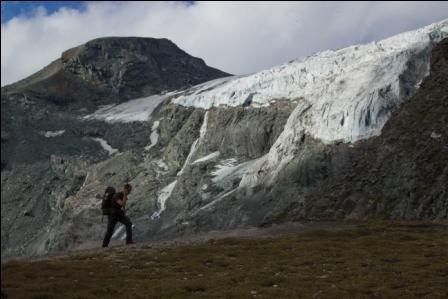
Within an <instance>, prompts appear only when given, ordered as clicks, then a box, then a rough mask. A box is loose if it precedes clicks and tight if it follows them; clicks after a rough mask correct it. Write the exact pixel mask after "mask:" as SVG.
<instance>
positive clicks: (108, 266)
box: [1, 222, 448, 298]
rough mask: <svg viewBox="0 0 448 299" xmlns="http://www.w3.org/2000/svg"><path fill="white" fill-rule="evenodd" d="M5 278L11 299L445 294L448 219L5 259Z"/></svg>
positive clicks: (4, 285) (447, 284)
mask: <svg viewBox="0 0 448 299" xmlns="http://www.w3.org/2000/svg"><path fill="white" fill-rule="evenodd" d="M1 284H2V291H4V292H6V293H7V295H8V298H201V297H208V298H254V297H255V298H338V297H339V298H373V297H379V298H417V297H424V298H448V224H447V223H425V222H376V223H370V224H366V225H362V226H359V227H358V228H356V229H353V230H347V231H340V232H326V231H315V232H310V233H306V234H298V235H285V236H281V237H278V238H275V239H273V238H270V239H222V240H211V241H209V242H207V243H205V244H199V245H183V246H177V247H168V248H143V247H119V248H110V249H107V250H98V251H97V252H87V253H86V252H84V253H80V254H78V255H75V256H71V257H64V258H57V259H52V260H38V261H23V260H22V261H9V262H6V263H2V282H1ZM2 298H3V297H2Z"/></svg>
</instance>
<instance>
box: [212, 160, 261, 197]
mask: <svg viewBox="0 0 448 299" xmlns="http://www.w3.org/2000/svg"><path fill="white" fill-rule="evenodd" d="M236 162H237V160H236V159H234V158H231V159H227V160H222V161H220V162H219V164H217V165H215V168H216V170H215V171H213V172H211V175H212V176H213V178H212V182H213V183H215V184H216V185H217V186H219V187H221V188H224V189H226V190H228V189H231V188H232V187H233V184H234V181H235V180H237V179H241V178H242V177H243V176H244V175H245V174H246V173H247V172H248V171H249V170H250V168H251V167H252V166H253V165H254V164H255V163H257V159H255V160H250V161H246V162H243V163H240V164H236Z"/></svg>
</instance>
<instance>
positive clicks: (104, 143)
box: [92, 138, 118, 155]
mask: <svg viewBox="0 0 448 299" xmlns="http://www.w3.org/2000/svg"><path fill="white" fill-rule="evenodd" d="M92 139H93V140H95V141H96V142H99V144H100V145H101V147H102V148H103V149H104V150H105V151H107V152H108V153H109V155H113V154H115V153H116V152H118V149H116V148H113V147H112V146H110V145H109V143H107V141H106V140H104V139H103V138H92Z"/></svg>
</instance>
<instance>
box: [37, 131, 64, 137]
mask: <svg viewBox="0 0 448 299" xmlns="http://www.w3.org/2000/svg"><path fill="white" fill-rule="evenodd" d="M64 133H65V130H59V131H46V132H40V134H41V135H43V136H45V137H47V138H52V137H56V136H60V135H62V134H64Z"/></svg>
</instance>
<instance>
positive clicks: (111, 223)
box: [103, 213, 132, 247]
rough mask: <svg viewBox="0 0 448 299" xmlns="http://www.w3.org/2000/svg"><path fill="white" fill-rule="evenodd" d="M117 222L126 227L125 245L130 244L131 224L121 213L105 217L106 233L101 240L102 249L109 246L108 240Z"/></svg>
mask: <svg viewBox="0 0 448 299" xmlns="http://www.w3.org/2000/svg"><path fill="white" fill-rule="evenodd" d="M117 222H121V223H123V224H124V225H125V226H126V243H127V244H129V243H132V222H131V220H130V219H129V218H128V217H126V216H125V215H124V214H123V213H119V214H113V215H107V231H106V235H105V236H104V240H103V247H107V245H109V241H110V238H111V237H112V234H113V233H114V228H115V225H116V224H117Z"/></svg>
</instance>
